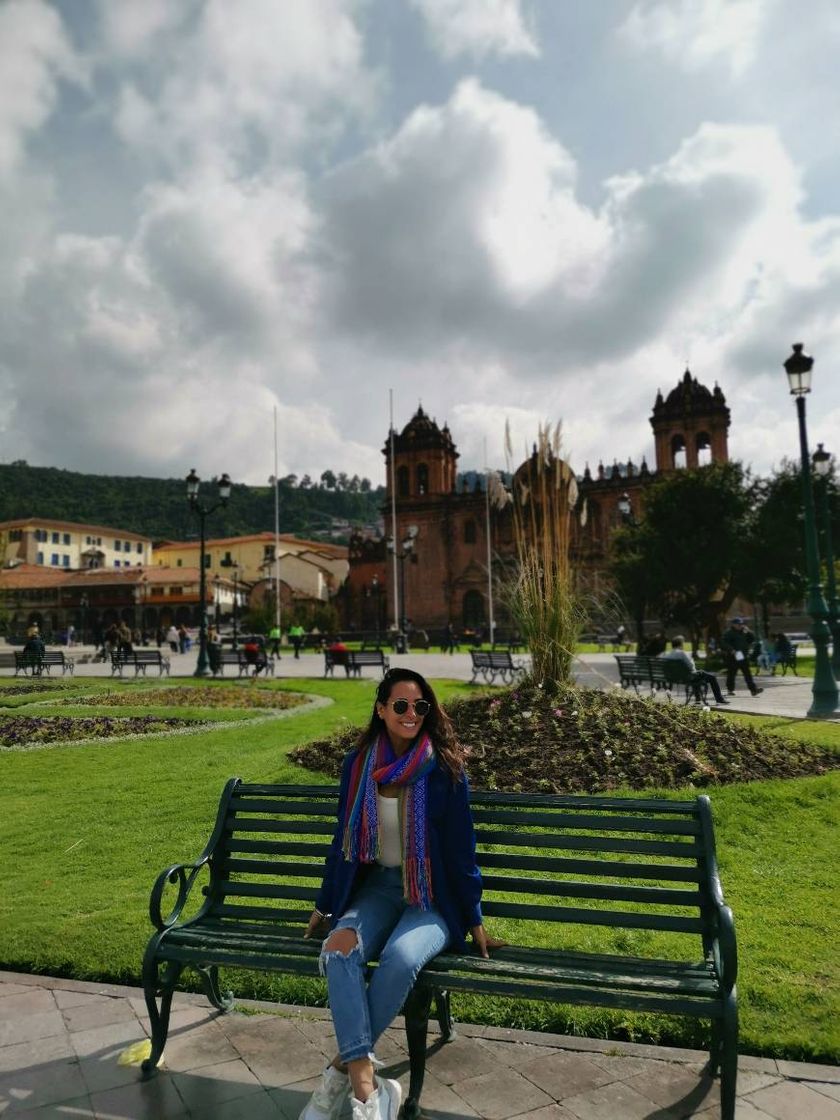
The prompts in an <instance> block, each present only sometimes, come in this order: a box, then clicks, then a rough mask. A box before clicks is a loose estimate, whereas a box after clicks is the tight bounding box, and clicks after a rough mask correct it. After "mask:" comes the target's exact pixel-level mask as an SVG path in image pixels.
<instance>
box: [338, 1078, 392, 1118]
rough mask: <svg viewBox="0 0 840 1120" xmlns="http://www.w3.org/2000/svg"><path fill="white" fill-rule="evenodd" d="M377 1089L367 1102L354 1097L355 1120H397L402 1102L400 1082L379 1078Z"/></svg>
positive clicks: (352, 1100) (352, 1103)
mask: <svg viewBox="0 0 840 1120" xmlns="http://www.w3.org/2000/svg"><path fill="white" fill-rule="evenodd" d="M376 1084H377V1089H376V1091H375V1092H374V1093H371V1095H370V1096H369V1097H368V1099H367V1100H366V1101H357V1100H356V1098H355V1097H352V1098H351V1100H350V1104H351V1105H352V1107H353V1120H397V1114H398V1113H399V1111H400V1101H401V1100H402V1089H401V1088H400V1083H399V1081H389V1080H388V1078H387V1077H377V1079H376Z"/></svg>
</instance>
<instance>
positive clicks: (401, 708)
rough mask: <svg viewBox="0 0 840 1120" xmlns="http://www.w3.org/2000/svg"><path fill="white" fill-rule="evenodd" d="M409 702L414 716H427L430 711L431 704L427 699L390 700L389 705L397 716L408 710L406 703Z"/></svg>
mask: <svg viewBox="0 0 840 1120" xmlns="http://www.w3.org/2000/svg"><path fill="white" fill-rule="evenodd" d="M409 704H411V706H412V708H413V709H414V714H415V715H416V716H427V715H428V714H429V712H430V711H431V708H432V705H431V704H430V703H429V701H428V700H410V701H409V700H392V701H391V707H392V708H393V709H394V712H395V714H396V715H398V716H404V715H405V713H406V712H407V711H408V705H409Z"/></svg>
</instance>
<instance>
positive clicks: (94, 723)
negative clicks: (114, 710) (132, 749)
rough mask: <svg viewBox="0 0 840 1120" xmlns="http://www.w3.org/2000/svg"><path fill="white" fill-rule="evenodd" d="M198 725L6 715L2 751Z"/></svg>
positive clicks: (151, 718) (152, 719) (138, 719)
mask: <svg viewBox="0 0 840 1120" xmlns="http://www.w3.org/2000/svg"><path fill="white" fill-rule="evenodd" d="M196 726H198V725H197V724H196V722H195V720H188V719H174V718H173V719H170V718H162V719H160V718H158V717H156V716H130V717H128V718H127V719H124V718H122V717H115V716H93V717H85V716H83V717H78V716H6V717H3V718H2V719H0V750H26V749H27V748H29V747H33V746H38V745H40V744H42V743H59V742H73V741H76V740H79V739H113V738H123V737H124V736H126V735H151V734H152V733H160V732H166V731H180V730H183V729H184V728H187V727H196Z"/></svg>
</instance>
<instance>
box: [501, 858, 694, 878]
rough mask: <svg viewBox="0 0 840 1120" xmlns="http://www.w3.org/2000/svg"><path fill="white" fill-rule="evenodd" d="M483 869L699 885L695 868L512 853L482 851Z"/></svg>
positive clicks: (665, 864)
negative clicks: (606, 876) (665, 880)
mask: <svg viewBox="0 0 840 1120" xmlns="http://www.w3.org/2000/svg"><path fill="white" fill-rule="evenodd" d="M481 866H482V867H504V868H509V869H510V870H512V871H554V872H557V873H558V874H567V875H611V876H613V877H616V878H624V879H670V880H679V881H681V882H685V883H696V882H698V880H699V876H698V873H697V871H696V869H695V868H693V867H678V866H677V865H676V864H667V863H630V862H628V863H619V862H618V861H617V860H587V859H567V858H565V857H563V856H522V855H518V854H516V853H513V852H482V854H481Z"/></svg>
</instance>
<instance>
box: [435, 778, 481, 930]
mask: <svg viewBox="0 0 840 1120" xmlns="http://www.w3.org/2000/svg"><path fill="white" fill-rule="evenodd" d="M449 789H450V794H449V804H448V806H447V811H446V815H445V820H444V833H443V843H444V852H445V854H446V861H447V874H448V878H449V883H450V886H451V888H452V892H453V895H454V897H455V900H456V903H457V905H458V906H459V908H460V912H461V916H462V918H463V921H464V926H465V928H467V929H470V928H471V927H472V926H477V925H481V921H482V918H481V872H480V871H479V869H478V865H477V864H476V862H475V829H474V827H473V819H472V812H471V810H470V786H469V782H468V781H467V776H466V774H464V775H462V777H461V779H460V780H459V781H458V782H457V784H456V785H454V786H453V785H452V783H451V782H449Z"/></svg>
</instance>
